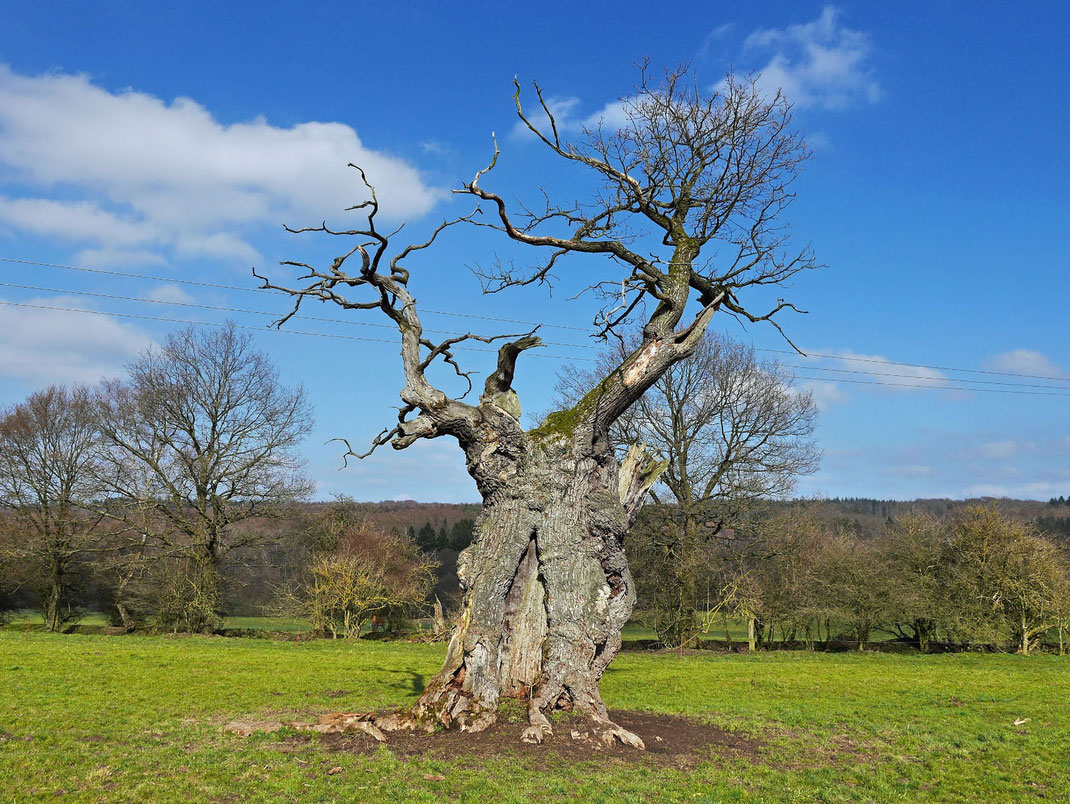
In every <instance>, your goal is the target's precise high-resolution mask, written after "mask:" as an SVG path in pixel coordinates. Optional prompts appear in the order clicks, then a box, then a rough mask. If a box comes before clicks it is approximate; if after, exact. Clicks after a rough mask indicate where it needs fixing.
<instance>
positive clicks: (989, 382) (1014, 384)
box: [780, 361, 1070, 392]
mask: <svg viewBox="0 0 1070 804" xmlns="http://www.w3.org/2000/svg"><path fill="white" fill-rule="evenodd" d="M877 362H880V361H877ZM780 365H781V366H782V367H783V368H790V369H802V370H803V371H829V372H834V373H836V374H866V375H869V376H870V377H900V378H902V379H904V380H931V381H932V382H934V383H943V382H972V383H977V384H979V385H1009V386H1011V387H1013V388H1052V389H1057V390H1061V391H1067V392H1070V388H1068V387H1066V386H1062V385H1040V384H1037V383H1027V382H1003V381H1002V380H970V379H964V378H960V379H956V380H950V379H949V378H947V377H919V376H918V375H917V374H892V373H890V372H886V371H864V370H862V369H842V368H830V367H827V366H798V365H791V364H789V363H781V364H780ZM891 384H893V385H894V384H896V383H891ZM919 387H920V386H919ZM925 387H928V386H925ZM932 387H933V388H939V387H940V386H937V385H933V386H932Z"/></svg>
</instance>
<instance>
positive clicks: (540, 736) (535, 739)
mask: <svg viewBox="0 0 1070 804" xmlns="http://www.w3.org/2000/svg"><path fill="white" fill-rule="evenodd" d="M548 734H549V732H545V731H543V729H542V728H541V727H539V726H528V727H527V728H526V729H524V731H523V733H522V734H521V735H520V741H521V742H524V743H531V744H532V745H538V744H539V743H541V742H542V741H543V740H544V739H546V737H547V735H548Z"/></svg>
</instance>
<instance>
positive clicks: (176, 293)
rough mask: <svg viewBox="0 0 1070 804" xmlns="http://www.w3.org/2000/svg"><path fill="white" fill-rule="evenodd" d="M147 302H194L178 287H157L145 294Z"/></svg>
mask: <svg viewBox="0 0 1070 804" xmlns="http://www.w3.org/2000/svg"><path fill="white" fill-rule="evenodd" d="M145 298H146V299H148V300H149V301H157V302H168V303H172V304H193V303H194V302H196V299H194V298H193V297H192V296H190V295H189V294H188V293H186V291H184V290H183V289H182V288H180V287H179V286H178V285H159V286H158V287H155V288H153V289H152V290H150V291H149V292H148V293H146V294H145Z"/></svg>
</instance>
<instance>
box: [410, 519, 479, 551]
mask: <svg viewBox="0 0 1070 804" xmlns="http://www.w3.org/2000/svg"><path fill="white" fill-rule="evenodd" d="M475 527H476V521H475V519H472V518H470V517H464V518H462V519H459V520H457V521H456V522H454V523H453V524H452V525H449V524H448V523H447V522H446V520H445V519H443V520H442V523H441V524H440V525H439V527H438V528H437V529H436V528H435V526H434V525H433V524H432V523H431V522H425V523H424V524H423V525H421V526H420V527H419V528H416V527H415V526H414V525H410V526H409V530H408V536H409V539H411V540H412V541H413V542H415V543H416V544H417V546H419V548H420V549H421V550H423V551H424V552H425V553H434V552H435V551H437V550H453V551H455V552H460V551H461V550H464V549H465V548H466V547H468V545H470V544H471V543H472V539H473V538H475Z"/></svg>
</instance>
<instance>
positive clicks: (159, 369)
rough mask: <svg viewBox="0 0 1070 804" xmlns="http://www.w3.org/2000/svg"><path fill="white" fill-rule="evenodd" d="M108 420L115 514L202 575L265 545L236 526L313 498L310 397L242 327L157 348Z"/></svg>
mask: <svg viewBox="0 0 1070 804" xmlns="http://www.w3.org/2000/svg"><path fill="white" fill-rule="evenodd" d="M97 418H98V422H99V427H100V430H101V434H102V437H103V439H104V443H105V446H106V447H107V449H106V452H105V458H104V460H105V461H106V462H107V464H108V471H107V472H106V477H108V478H109V486H110V488H109V491H110V493H111V495H112V497H113V499H114V502H113V505H112V509H113V511H114V512H116V513H118V512H119V510H120V508H124V509H125V510H124V511H123V516H124V517H125V518H126V519H127V520H128V521H130V522H131V523H133V524H136V525H137V526H138V527H139V528H145V529H146V530H145V531H144V532H139V533H134V534H133V536H134V537H136V538H138V539H143V538H145V537H147V538H148V539H150V540H152V543H153V544H155V545H156V546H157V547H158V548H162V549H163V552H164V553H165V554H169V555H173V556H178V557H181V558H182V559H184V560H185V561H187V562H191V563H192V564H193V565H198V567H199V568H191V570H190V578H195V579H196V578H201V579H203V578H205V577H214V574H213V573H214V570H213V568H214V567H215V566H216V565H217V564H218V563H219V562H220V561H221V560H222V559H223V557H224V556H225V555H226V554H227V553H229V552H230V551H233V550H237V549H239V548H242V547H246V546H249V545H251V544H253V543H254V542H255V541H256V539H257V535H256V532H255V530H251V529H246V530H244V531H242V532H241V533H240V534H238V533H237V532H235V531H233V529H231V528H230V526H231V525H234V524H235V523H238V522H241V521H244V520H248V519H251V518H253V517H270V516H275V515H277V514H279V513H280V512H281V511H283V510H284V509H285V507H286V506H287V504H289V503H291V502H293V501H295V500H300V499H304V498H305V497H307V495H308V494H309V493H310V492H311V484H310V482H309V481H308V480H307V479H306V478H305V477H304V476H303V474H302V471H301V470H302V460H301V459H300V457H299V455H298V453H297V447H298V445H299V443H300V441H301V439H302V438H303V437H304V436H305V435H306V434H307V433H308V432H309V430H310V429H311V423H312V418H311V411H310V408H309V405H308V402H307V400H306V398H305V393H304V391H303V389H301V388H287V387H285V386H282V385H280V384H279V378H278V373H277V372H276V370H275V368H274V367H273V366H272V364H271V362H270V361H269V360H268V358H267V357H266V356H265V355H264V354H262V353H261V352H259V351H257V350H256V349H255V348H253V345H252V343H251V339H250V337H249V336H248V335H245V334H242V333H240V332H239V331H238V330H237V329H235V328H234V327H233V326H228V327H226V328H223V329H220V330H215V331H204V330H198V329H196V328H193V327H191V328H189V329H185V330H181V331H179V332H177V333H174V334H172V335H170V336H169V337H168V338H167V339H166V340H165V341H164V343H163V344H162V345H161V346H160V347H159V348H152V349H149V350H148V351H147V352H145V353H144V354H143V355H142V356H141V358H140V359H138V360H136V361H135V362H134V363H133V364H131V365H130V367H129V376H128V379H126V380H113V381H109V382H105V383H104V384H103V387H102V390H101V392H100V394H99V396H98V400H97ZM204 567H207V568H208V569H204ZM194 585H195V586H196V584H194ZM201 592H205V590H201ZM199 594H200V593H199ZM205 594H207V593H205ZM208 597H210V598H211V599H213V600H215V599H217V596H215V595H214V594H213V595H208Z"/></svg>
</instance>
